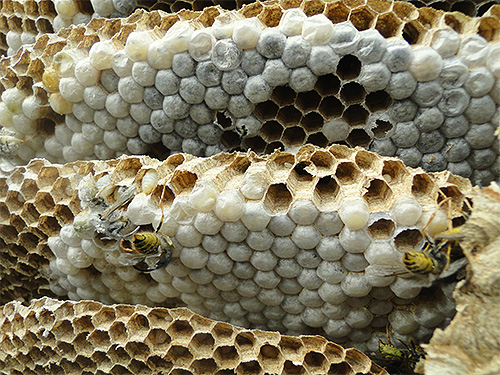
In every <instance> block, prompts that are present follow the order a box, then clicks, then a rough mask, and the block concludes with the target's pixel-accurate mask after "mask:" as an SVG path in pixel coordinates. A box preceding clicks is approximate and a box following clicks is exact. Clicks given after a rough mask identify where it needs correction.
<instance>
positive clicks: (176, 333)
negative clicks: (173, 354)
mask: <svg viewBox="0 0 500 375" xmlns="http://www.w3.org/2000/svg"><path fill="white" fill-rule="evenodd" d="M193 332H194V330H193V327H191V324H190V323H189V322H188V321H187V320H175V321H174V322H173V323H172V324H171V325H170V327H168V329H167V333H168V334H169V335H170V337H174V338H175V341H176V342H179V341H182V342H189V341H190V340H191V337H192V336H193Z"/></svg>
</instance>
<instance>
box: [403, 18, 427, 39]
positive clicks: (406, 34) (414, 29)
mask: <svg viewBox="0 0 500 375" xmlns="http://www.w3.org/2000/svg"><path fill="white" fill-rule="evenodd" d="M423 32H424V27H423V26H422V24H421V23H420V22H418V21H417V20H413V21H410V22H408V23H407V24H406V25H405V26H404V27H403V39H404V40H406V41H407V42H408V43H409V44H418V42H419V41H420V40H421V37H422V33H423Z"/></svg>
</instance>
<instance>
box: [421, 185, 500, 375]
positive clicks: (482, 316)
mask: <svg viewBox="0 0 500 375" xmlns="http://www.w3.org/2000/svg"><path fill="white" fill-rule="evenodd" d="M472 201H473V204H474V210H473V212H472V216H471V217H470V219H469V220H468V221H467V224H466V225H464V227H463V229H462V230H461V232H460V233H461V234H462V233H463V236H464V240H463V241H462V242H461V247H462V248H463V250H464V253H465V255H466V257H467V259H468V261H469V265H468V266H467V279H466V280H464V281H462V282H461V283H460V284H459V285H458V286H457V289H456V291H455V292H454V293H453V297H454V298H455V300H456V302H457V315H456V317H455V319H454V320H453V322H452V323H451V324H450V326H448V327H447V328H446V329H445V330H444V331H442V330H439V329H438V330H437V331H436V332H435V334H434V336H433V337H432V340H431V342H430V344H429V345H427V346H426V351H427V359H426V360H425V361H424V363H423V368H424V369H425V373H426V374H430V375H434V374H476V375H479V374H495V373H498V372H499V371H500V358H499V353H500V328H499V322H498V320H499V317H500V279H499V276H498V269H499V268H500V256H499V247H500V230H499V228H500V188H499V187H498V185H496V184H492V185H491V186H489V187H487V188H484V189H482V190H479V189H478V190H477V191H475V192H474V195H473V198H472Z"/></svg>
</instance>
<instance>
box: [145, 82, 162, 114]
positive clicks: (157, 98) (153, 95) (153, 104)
mask: <svg viewBox="0 0 500 375" xmlns="http://www.w3.org/2000/svg"><path fill="white" fill-rule="evenodd" d="M163 98H164V95H163V94H162V93H161V92H160V91H158V89H157V88H156V87H154V86H149V87H146V88H145V89H144V103H146V105H147V106H148V107H149V108H151V109H161V108H162V107H163Z"/></svg>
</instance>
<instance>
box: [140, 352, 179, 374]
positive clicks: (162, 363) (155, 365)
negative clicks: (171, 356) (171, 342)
mask: <svg viewBox="0 0 500 375" xmlns="http://www.w3.org/2000/svg"><path fill="white" fill-rule="evenodd" d="M146 364H147V365H148V366H149V368H150V369H152V370H153V371H157V372H158V373H159V374H161V373H162V372H164V373H165V374H170V373H171V370H172V367H173V364H172V362H170V361H168V360H166V359H165V358H162V357H160V356H158V355H152V356H150V357H149V358H148V359H147V361H146Z"/></svg>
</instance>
